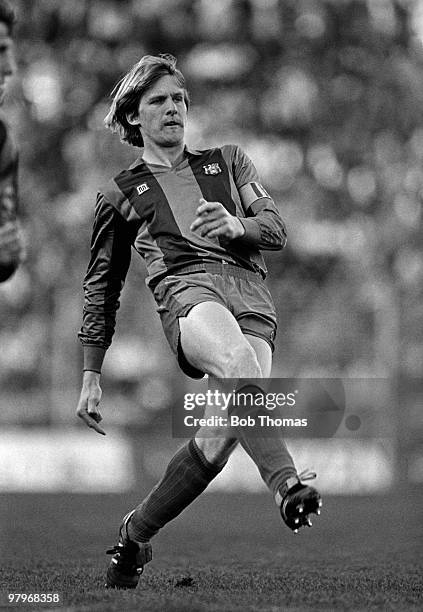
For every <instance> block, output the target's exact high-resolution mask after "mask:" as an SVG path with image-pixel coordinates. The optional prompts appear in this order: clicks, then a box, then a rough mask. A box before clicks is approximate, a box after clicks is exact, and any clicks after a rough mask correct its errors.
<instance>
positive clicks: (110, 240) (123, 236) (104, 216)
mask: <svg viewBox="0 0 423 612" xmlns="http://www.w3.org/2000/svg"><path fill="white" fill-rule="evenodd" d="M131 244H132V240H131V235H130V232H129V229H128V224H127V222H126V221H125V219H124V218H123V217H122V216H121V215H120V214H119V212H118V211H117V210H116V209H115V208H114V207H113V206H112V205H111V204H109V203H108V202H107V200H106V199H105V198H104V196H103V195H102V194H99V195H98V197H97V203H96V209H95V220H94V228H93V234H92V239H91V258H90V263H89V265H88V270H87V273H86V275H85V279H84V285H83V286H84V295H85V302H84V311H83V323H82V328H81V330H80V332H79V334H78V336H79V339H80V341H81V343H82V345H83V350H84V377H83V383H82V390H81V396H80V399H79V402H78V408H77V415H78V416H79V417H80V418H81V419H82V420H83V421H84V422H85V423H86V424H87V426H88V427H91V428H93V429H95V430H96V431H97V432H98V433H101V434H104V431H103V430H102V429H101V427H99V425H98V423H99V421H101V415H100V413H99V412H98V408H97V407H98V404H99V402H100V398H101V388H100V373H101V367H102V363H103V359H104V356H105V353H106V350H107V349H108V347H109V346H110V344H111V342H112V337H113V334H114V331H115V323H116V313H117V310H118V308H119V304H120V295H121V292H122V289H123V285H124V283H125V278H126V274H127V272H128V268H129V263H130V260H131Z"/></svg>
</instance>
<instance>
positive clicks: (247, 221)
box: [232, 147, 287, 251]
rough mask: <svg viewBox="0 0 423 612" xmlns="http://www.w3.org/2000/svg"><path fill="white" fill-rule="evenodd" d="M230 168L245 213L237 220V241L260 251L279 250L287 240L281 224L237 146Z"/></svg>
mask: <svg viewBox="0 0 423 612" xmlns="http://www.w3.org/2000/svg"><path fill="white" fill-rule="evenodd" d="M232 168H233V173H234V179H235V183H236V185H237V188H238V192H239V195H240V198H241V201H242V206H243V208H244V211H245V217H238V218H239V220H240V221H241V223H242V225H243V226H244V229H245V234H244V235H243V236H242V237H241V238H238V239H237V240H238V241H239V243H240V244H245V245H248V246H254V247H256V248H258V249H260V250H268V251H278V250H280V249H283V248H284V246H285V244H286V238H287V233H286V226H285V223H284V222H283V220H282V218H281V216H280V214H279V211H278V209H277V207H276V206H275V203H274V201H273V199H272V198H271V197H270V195H269V194H268V193H267V191H266V190H265V189H264V187H263V186H262V185H261V183H260V180H259V177H258V174H257V170H256V169H255V167H254V164H253V163H252V161H251V160H250V159H249V157H248V156H247V155H246V154H245V153H244V152H243V151H242V150H241V149H240V148H239V147H235V150H234V158H233V163H232Z"/></svg>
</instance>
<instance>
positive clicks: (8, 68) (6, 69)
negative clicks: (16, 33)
mask: <svg viewBox="0 0 423 612" xmlns="http://www.w3.org/2000/svg"><path fill="white" fill-rule="evenodd" d="M15 70H16V62H15V54H14V50H13V41H12V39H11V37H10V35H9V30H8V27H7V25H6V24H5V23H3V22H1V21H0V104H3V100H4V95H5V93H6V85H7V81H8V80H9V78H10V77H11V76H13V74H14V73H15Z"/></svg>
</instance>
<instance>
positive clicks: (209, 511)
mask: <svg viewBox="0 0 423 612" xmlns="http://www.w3.org/2000/svg"><path fill="white" fill-rule="evenodd" d="M136 499H137V498H136V496H134V495H129V496H128V495H127V496H123V497H118V496H109V495H107V496H92V497H90V496H86V495H57V496H55V495H45V496H42V495H1V496H0V519H1V523H0V525H1V531H0V534H1V539H0V553H1V560H2V570H1V585H2V588H3V595H2V598H3V601H2V602H1V604H2V605H1V606H0V609H1V610H4V609H8V608H7V603H6V602H7V599H5V595H4V592H5V591H6V592H13V591H14V592H22V591H24V592H50V593H52V592H53V593H54V592H58V593H60V595H61V597H62V599H63V602H64V607H62V608H60V609H61V610H63V609H65V610H69V611H71V610H72V611H82V610H87V611H89V612H91V611H99V612H100V611H101V612H107V611H111V610H119V611H124V612H126V611H131V610H142V611H146V612H155V611H157V612H176V611H178V612H188V611H198V612H203V611H204V612H206V611H207V612H211V611H216V612H217V611H219V612H222V611H223V612H226V611H228V612H229V611H232V610H233V611H238V610H239V611H241V610H242V611H245V612H249V611H251V612H253V611H254V612H258V611H260V612H270V611H272V612H276V611H278V612H279V611H282V610H290V611H292V610H369V609H379V610H404V611H409V610H422V609H423V595H422V589H423V581H422V573H423V563H422V560H423V546H422V543H423V520H422V516H421V515H422V508H423V491H422V490H415V491H413V492H409V493H408V494H405V493H404V492H399V491H395V493H394V494H393V495H389V496H375V497H372V498H371V497H354V498H344V497H329V498H325V500H324V507H323V512H322V516H321V517H320V518H316V519H315V521H314V526H313V528H312V529H307V530H303V531H302V532H300V534H298V535H294V534H292V533H291V532H290V531H289V530H288V529H287V528H286V527H285V526H284V525H283V524H282V523H281V522H280V519H279V518H278V515H277V512H276V509H275V507H274V506H273V505H272V502H271V499H270V496H267V495H241V496H238V495H221V494H210V495H205V496H203V497H202V498H201V499H199V500H197V502H196V503H195V504H194V505H193V506H192V507H191V508H190V509H188V510H187V511H186V512H185V513H184V514H183V515H181V516H180V517H179V518H178V519H176V520H175V521H174V522H173V523H172V524H170V525H168V527H167V528H166V529H165V530H164V531H163V532H162V533H161V534H159V536H158V537H157V538H156V540H155V542H154V553H153V554H154V558H153V562H152V563H151V564H149V565H148V566H146V570H145V574H144V576H143V578H142V580H141V582H140V586H139V588H138V589H137V590H136V591H135V592H122V591H110V590H105V589H104V588H103V582H104V569H105V566H106V564H107V561H108V557H106V556H105V554H104V552H105V549H106V548H107V547H108V546H109V545H112V544H114V543H115V539H116V526H117V523H118V522H119V518H120V517H121V515H122V514H123V513H125V512H126V511H127V509H128V508H130V507H131V506H132V505H133V504H134V503H135V502H136ZM50 608H51V609H53V608H54V607H50ZM21 609H26V610H37V609H45V608H42V606H38V607H37V606H30V605H28V604H27V605H25V606H22V607H21Z"/></svg>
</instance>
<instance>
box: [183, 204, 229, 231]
mask: <svg viewBox="0 0 423 612" xmlns="http://www.w3.org/2000/svg"><path fill="white" fill-rule="evenodd" d="M196 215H197V217H196V219H195V220H194V221H193V223H192V224H191V226H190V230H191V231H192V232H194V231H195V230H198V229H199V228H200V227H201V226H202V225H204V224H206V223H209V222H210V221H216V220H217V219H221V218H222V217H225V216H227V215H228V211H227V210H226V208H225V207H224V206H223V205H222V204H221V203H220V202H207V200H205V199H204V198H200V206H199V207H198V208H197V210H196Z"/></svg>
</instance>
